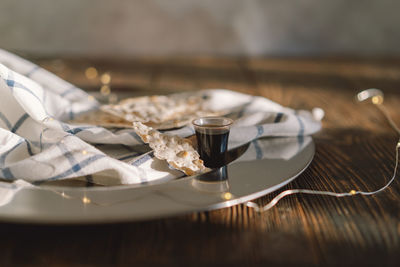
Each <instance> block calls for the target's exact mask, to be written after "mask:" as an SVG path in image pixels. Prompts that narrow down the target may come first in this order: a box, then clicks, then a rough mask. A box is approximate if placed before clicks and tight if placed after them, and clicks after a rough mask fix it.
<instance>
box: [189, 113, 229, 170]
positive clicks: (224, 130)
mask: <svg viewBox="0 0 400 267" xmlns="http://www.w3.org/2000/svg"><path fill="white" fill-rule="evenodd" d="M192 123H193V125H194V129H195V131H196V137H197V150H198V152H199V154H200V158H201V159H202V160H203V161H204V165H205V166H206V167H209V168H218V167H222V166H224V165H225V162H226V159H225V158H226V151H227V148H228V138H229V130H230V127H231V125H232V123H233V120H232V119H229V118H225V117H202V118H198V119H195V120H194V121H193V122H192Z"/></svg>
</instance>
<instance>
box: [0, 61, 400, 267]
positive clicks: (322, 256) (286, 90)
mask: <svg viewBox="0 0 400 267" xmlns="http://www.w3.org/2000/svg"><path fill="white" fill-rule="evenodd" d="M35 61H36V62H38V63H39V64H40V65H42V66H44V67H45V68H47V69H49V70H51V71H53V72H55V73H57V74H58V75H60V76H61V77H62V78H64V79H66V80H68V81H70V82H72V83H74V84H76V85H78V86H80V87H82V88H84V89H86V90H89V91H90V90H91V91H93V90H96V91H97V90H98V89H99V87H100V82H99V80H98V79H94V80H88V79H87V78H86V77H85V75H84V71H85V69H86V68H87V67H89V66H95V67H96V68H97V69H98V70H99V72H100V74H101V73H104V72H110V73H111V75H112V81H111V89H112V91H124V90H135V92H136V93H139V94H146V93H148V92H150V91H156V92H159V93H169V92H172V91H174V92H175V91H186V90H197V89H200V88H228V89H232V90H237V91H240V92H245V93H249V94H254V95H261V96H265V97H267V98H270V99H272V100H273V101H276V102H278V103H280V104H282V105H285V106H289V107H291V108H295V109H311V108H313V107H321V108H323V109H324V110H325V112H326V116H325V118H324V120H323V130H322V131H321V132H319V133H318V134H316V135H315V136H314V140H315V143H316V154H315V158H314V160H313V162H312V163H311V165H310V166H309V168H308V169H307V170H306V171H305V172H304V173H303V174H302V175H300V176H299V177H298V178H297V179H296V180H295V181H294V182H292V183H290V184H289V185H288V186H286V187H285V188H283V189H282V190H279V191H278V192H276V193H274V194H271V195H267V196H265V197H263V198H260V199H258V200H256V202H257V203H259V204H263V203H267V202H268V201H269V200H270V199H271V198H272V197H273V196H275V195H276V194H277V193H279V192H281V191H283V190H285V189H288V188H308V189H317V190H331V191H337V192H349V191H350V190H352V189H356V190H357V189H359V190H375V189H377V188H379V187H381V186H382V185H384V183H385V181H386V180H387V179H388V178H389V177H391V174H392V171H393V167H394V156H395V150H394V147H395V145H396V142H397V139H398V137H397V135H396V133H395V132H394V131H393V130H392V129H391V128H390V127H389V126H388V124H387V122H386V121H385V119H384V117H383V116H382V114H381V113H380V112H379V111H378V110H377V109H376V108H375V107H374V106H373V105H372V104H366V103H364V104H359V103H356V102H355V101H354V95H355V94H356V92H358V91H359V90H361V89H366V88H370V87H375V88H380V89H382V90H383V91H384V92H385V97H386V98H385V105H386V106H387V108H388V109H389V111H390V113H391V115H392V116H393V118H394V120H395V121H396V122H398V123H400V113H399V112H398V110H399V109H398V107H399V105H400V90H399V89H400V59H396V60H394V59H383V60H382V59H348V58H316V59H310V58H307V59H301V58H298V59H283V58H269V59H258V58H257V59H248V58H237V59H229V58H173V59H171V58H162V59H160V58H158V59H149V58H146V59H136V60H125V59H120V60H119V59H113V60H87V59H64V60H60V59H56V60H55V59H40V60H35ZM0 236H1V239H2V242H1V243H0V244H1V245H0V251H1V257H0V265H1V266H6V265H19V264H29V265H46V266H49V265H61V266H66V265H69V264H80V265H111V264H118V265H132V266H133V265H137V264H139V265H145V264H146V265H147V264H150V265H154V264H166V263H168V264H170V265H183V266H192V265H219V264H225V265H228V264H229V265H230V264H234V265H238V266H243V265H262V266H266V265H267V264H273V265H272V266H276V265H291V264H292V265H296V266H297V265H307V266H309V265H324V266H325V265H340V266H342V265H354V264H357V265H369V264H371V265H377V266H386V265H389V266H396V265H397V266H398V265H399V264H400V182H399V181H398V180H396V181H395V182H394V183H393V185H392V186H390V187H389V188H388V189H387V190H385V191H384V192H382V193H379V194H377V195H374V196H368V197H367V196H354V197H347V198H340V199H339V198H333V197H329V196H311V195H293V196H289V197H287V198H285V199H283V200H282V201H281V202H280V203H279V204H278V205H277V206H276V207H274V208H273V209H271V210H269V211H267V212H265V213H263V214H258V213H255V212H254V211H253V210H252V209H251V208H248V207H246V206H245V205H238V206H234V207H231V208H225V209H221V210H215V211H212V212H202V213H194V214H188V215H184V216H180V217H173V218H168V219H160V220H152V221H144V222H133V223H125V224H111V225H94V226H93V225H91V226H35V225H12V224H2V225H1V227H0Z"/></svg>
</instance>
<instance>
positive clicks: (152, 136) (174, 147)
mask: <svg viewBox="0 0 400 267" xmlns="http://www.w3.org/2000/svg"><path fill="white" fill-rule="evenodd" d="M132 124H133V129H134V130H135V132H136V133H137V134H138V135H139V136H140V137H141V138H142V140H143V142H145V143H148V144H149V146H150V147H151V148H152V149H153V150H154V156H155V157H157V158H158V159H161V160H166V161H167V162H168V163H169V164H170V165H171V166H172V167H174V168H175V169H178V170H180V171H183V172H184V173H185V174H186V175H189V176H190V175H194V174H197V173H200V172H203V171H205V170H206V167H205V166H204V164H203V161H202V160H201V159H200V155H199V154H198V153H197V151H196V150H195V149H194V148H193V146H192V144H191V142H190V141H189V140H187V139H184V138H181V137H179V136H176V135H175V136H171V135H166V134H163V133H160V132H159V131H157V130H155V129H153V128H151V127H148V126H146V125H144V124H143V123H141V122H133V123H132Z"/></svg>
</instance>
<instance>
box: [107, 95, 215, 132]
mask: <svg viewBox="0 0 400 267" xmlns="http://www.w3.org/2000/svg"><path fill="white" fill-rule="evenodd" d="M101 110H102V111H104V112H106V113H109V114H111V115H113V116H115V117H118V118H120V119H122V120H124V121H127V122H136V121H139V122H142V123H144V124H145V125H147V126H150V127H152V128H154V129H159V130H166V129H172V128H178V127H182V126H185V125H187V124H189V123H190V122H191V121H192V120H193V119H195V118H196V117H204V116H220V115H223V114H222V112H221V111H218V112H216V111H213V110H210V109H209V108H208V107H207V100H206V99H204V98H203V96H202V95H201V94H196V93H190V94H189V93H188V94H174V95H169V96H161V95H154V96H143V97H135V98H127V99H124V100H122V101H120V102H119V103H118V104H115V105H103V106H101Z"/></svg>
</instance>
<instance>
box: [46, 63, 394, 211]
mask: <svg viewBox="0 0 400 267" xmlns="http://www.w3.org/2000/svg"><path fill="white" fill-rule="evenodd" d="M85 76H86V78H87V79H89V80H96V79H98V80H99V81H100V83H101V87H100V94H101V95H102V96H103V97H108V102H109V103H110V104H112V103H116V102H117V101H118V96H117V95H116V94H114V93H112V92H111V86H110V83H111V74H110V73H109V72H105V73H103V74H101V75H100V74H99V72H98V70H97V69H96V68H95V67H89V68H87V69H86V70H85ZM367 100H370V101H371V103H372V104H373V105H374V106H375V107H376V108H377V109H378V110H379V111H380V112H381V113H382V114H383V116H384V117H385V119H386V120H387V121H388V123H389V125H390V126H391V127H392V128H393V130H394V131H396V132H397V134H398V135H399V140H398V142H397V144H396V146H395V166H394V169H393V174H392V177H391V178H390V179H389V180H388V182H387V183H386V184H385V185H383V186H382V187H381V188H379V189H377V190H374V191H360V190H356V189H352V190H350V191H349V192H332V191H319V190H311V189H289V190H285V191H283V192H281V193H280V194H278V195H277V196H276V197H274V198H273V199H272V200H271V201H269V202H268V203H267V204H265V205H259V204H257V203H255V202H253V201H249V202H247V203H246V204H245V205H246V206H247V207H249V208H252V209H254V210H255V211H256V212H259V213H262V212H265V211H268V210H269V209H271V208H272V207H274V206H275V205H277V204H278V202H279V201H280V200H282V199H283V198H285V197H286V196H289V195H294V194H310V195H324V196H332V197H337V198H341V197H352V196H355V195H364V196H370V195H374V194H377V193H380V192H382V191H384V190H385V189H387V188H388V187H389V186H390V185H391V184H392V183H393V181H394V180H395V178H396V174H397V169H398V161H399V149H400V129H399V127H398V126H397V125H396V123H395V122H394V121H393V119H392V117H391V115H390V113H389V112H388V110H387V109H386V107H385V106H384V105H383V103H384V95H383V92H382V91H381V90H379V89H375V88H371V89H367V90H364V91H361V92H360V93H358V94H357V95H356V101H358V102H363V101H367ZM46 119H49V120H52V118H46ZM61 142H63V140H61ZM88 153H89V152H88V151H86V150H83V151H82V154H83V155H86V154H88ZM49 190H50V191H51V192H53V193H55V194H57V195H59V196H61V197H62V198H65V199H75V200H79V201H81V202H82V203H83V204H84V205H88V204H92V205H96V206H112V205H116V204H119V203H122V202H129V201H134V199H126V200H121V201H116V202H108V203H100V202H96V201H93V200H92V199H90V198H88V197H87V196H83V197H80V196H72V195H69V194H66V193H65V192H62V191H58V190H55V189H49ZM234 198H235V196H234V195H233V194H231V193H230V192H223V193H222V194H221V199H222V200H224V201H228V200H231V199H234Z"/></svg>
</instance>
